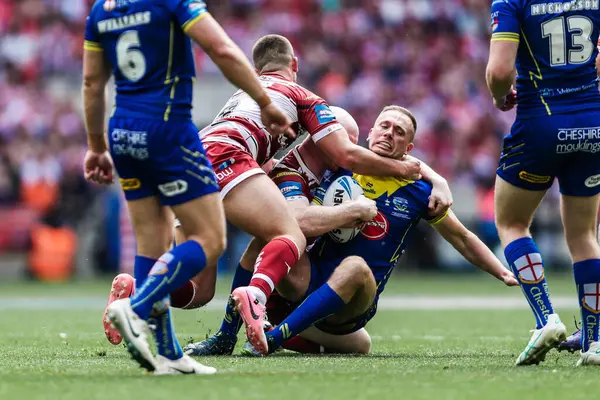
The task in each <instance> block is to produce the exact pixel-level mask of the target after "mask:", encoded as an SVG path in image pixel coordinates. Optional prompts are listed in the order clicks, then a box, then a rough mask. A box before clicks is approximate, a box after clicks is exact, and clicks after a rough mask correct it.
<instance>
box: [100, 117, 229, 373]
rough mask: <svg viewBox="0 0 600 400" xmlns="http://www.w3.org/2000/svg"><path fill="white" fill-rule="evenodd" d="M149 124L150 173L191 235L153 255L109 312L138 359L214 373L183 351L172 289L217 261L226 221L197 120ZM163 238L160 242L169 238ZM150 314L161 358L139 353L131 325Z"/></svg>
mask: <svg viewBox="0 0 600 400" xmlns="http://www.w3.org/2000/svg"><path fill="white" fill-rule="evenodd" d="M148 125H149V126H148V127H147V130H148V131H149V133H148V142H149V143H148V149H147V152H146V154H151V155H152V162H153V163H154V167H153V170H152V177H151V179H152V180H153V182H154V187H155V189H156V192H157V194H158V195H159V196H160V199H161V204H162V205H165V206H169V207H171V208H172V209H173V211H174V213H175V215H176V216H177V218H178V219H179V220H180V221H181V224H182V228H183V230H184V234H185V236H186V239H187V240H186V241H185V242H184V243H182V244H180V245H178V246H176V247H174V248H173V249H172V250H171V251H169V252H167V253H164V254H163V255H161V256H160V257H158V256H157V255H154V256H155V257H158V260H157V261H156V263H155V264H154V265H153V266H152V268H151V270H150V273H149V275H148V277H147V278H146V280H145V281H144V282H143V283H142V284H141V286H140V287H139V289H138V290H137V291H136V293H135V295H134V296H132V298H131V305H130V303H129V302H126V301H125V300H120V301H117V302H115V303H113V304H112V305H111V306H110V307H109V317H111V321H113V323H115V325H117V328H119V330H120V332H121V333H122V334H123V332H126V333H127V334H123V336H124V339H125V340H126V342H127V344H128V347H129V349H130V352H131V353H132V354H133V355H134V357H135V358H136V360H138V361H139V362H140V364H144V363H152V362H154V365H153V367H156V366H157V365H158V367H159V370H158V371H157V373H168V374H170V373H214V372H215V370H214V369H213V368H207V367H204V366H202V365H201V364H198V363H196V362H195V361H193V360H191V359H190V358H189V357H187V356H184V355H183V352H182V350H181V347H180V345H179V343H178V342H177V339H176V337H175V334H174V330H173V327H172V322H171V317H170V311H169V307H168V295H169V293H171V292H172V291H173V290H175V289H177V288H178V287H180V286H182V285H183V284H184V283H185V282H187V281H188V280H189V278H191V277H193V276H195V275H197V274H198V273H200V272H201V271H202V270H203V269H204V268H205V267H206V265H212V264H216V260H217V259H218V257H219V256H220V254H221V252H222V251H223V249H224V246H225V223H224V214H223V210H222V205H221V202H220V199H219V196H218V194H217V191H218V187H217V185H216V182H215V178H214V174H213V172H212V169H211V166H210V163H209V162H208V160H207V158H206V156H205V154H204V151H203V149H202V145H201V143H200V141H199V140H198V136H197V134H196V129H195V127H194V126H193V124H191V123H186V124H172V125H171V124H170V123H166V124H159V123H156V122H154V121H152V122H149V123H148ZM153 133H154V135H152V134H153ZM170 226H171V225H170V224H169V227H170ZM155 240H157V239H155ZM160 241H161V242H162V246H164V245H165V243H167V241H165V240H162V239H161V240H160ZM157 242H158V240H157ZM111 313H112V314H114V315H113V316H111ZM151 315H152V317H153V320H154V322H155V324H156V331H155V333H156V336H157V337H156V339H157V340H156V341H157V344H158V349H159V357H158V362H155V361H154V360H153V359H149V358H148V357H146V355H145V354H138V353H140V352H139V349H138V348H137V343H136V341H135V340H134V339H135V337H136V333H137V332H136V330H135V329H131V326H132V323H133V322H134V321H144V320H148V319H149V318H150V317H151ZM128 335H129V336H130V337H129V339H130V340H128ZM149 369H150V368H149ZM182 371H183V372H182Z"/></svg>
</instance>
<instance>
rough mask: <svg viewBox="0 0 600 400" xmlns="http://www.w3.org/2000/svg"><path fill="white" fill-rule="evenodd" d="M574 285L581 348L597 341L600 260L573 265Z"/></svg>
mask: <svg viewBox="0 0 600 400" xmlns="http://www.w3.org/2000/svg"><path fill="white" fill-rule="evenodd" d="M573 272H574V274H575V284H576V285H577V294H578V297H579V307H580V308H581V323H582V326H581V348H582V350H583V351H587V350H588V349H589V347H590V343H592V342H597V341H598V331H599V325H598V324H599V323H600V315H599V314H600V260H599V259H592V260H585V261H580V262H577V263H575V264H574V265H573Z"/></svg>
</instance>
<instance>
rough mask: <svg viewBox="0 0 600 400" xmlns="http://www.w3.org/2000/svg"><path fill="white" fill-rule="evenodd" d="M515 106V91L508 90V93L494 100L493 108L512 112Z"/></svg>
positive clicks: (512, 89)
mask: <svg viewBox="0 0 600 400" xmlns="http://www.w3.org/2000/svg"><path fill="white" fill-rule="evenodd" d="M516 105H517V91H516V90H515V89H514V88H511V89H510V92H509V93H508V94H507V95H506V96H504V97H502V98H500V99H494V106H495V107H496V108H497V109H499V110H500V111H509V110H512V109H513V108H514V107H515V106H516Z"/></svg>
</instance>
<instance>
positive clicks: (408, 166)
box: [399, 157, 421, 181]
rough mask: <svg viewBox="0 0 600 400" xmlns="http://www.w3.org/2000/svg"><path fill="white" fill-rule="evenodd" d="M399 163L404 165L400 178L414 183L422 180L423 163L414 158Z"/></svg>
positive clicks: (405, 158) (404, 159) (403, 159)
mask: <svg viewBox="0 0 600 400" xmlns="http://www.w3.org/2000/svg"><path fill="white" fill-rule="evenodd" d="M399 162H400V163H401V164H402V166H401V169H402V173H400V175H399V177H400V178H403V179H409V180H412V181H418V180H419V179H421V161H419V160H417V159H416V158H414V157H404V158H402V159H401V160H400V161H399Z"/></svg>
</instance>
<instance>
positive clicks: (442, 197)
mask: <svg viewBox="0 0 600 400" xmlns="http://www.w3.org/2000/svg"><path fill="white" fill-rule="evenodd" d="M453 202H454V199H453V198H452V192H451V191H450V186H449V185H448V181H446V180H445V179H442V180H439V181H435V182H433V187H432V188H431V194H430V195H429V206H428V207H429V215H431V216H432V217H435V216H438V215H442V214H443V213H445V212H446V211H448V209H449V208H450V207H451V206H452V203H453Z"/></svg>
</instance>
